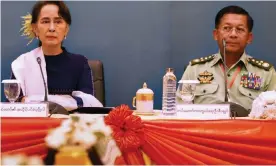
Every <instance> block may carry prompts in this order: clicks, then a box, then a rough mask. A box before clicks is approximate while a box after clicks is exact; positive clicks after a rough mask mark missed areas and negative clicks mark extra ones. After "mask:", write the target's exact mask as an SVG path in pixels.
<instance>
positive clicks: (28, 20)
mask: <svg viewBox="0 0 276 166" xmlns="http://www.w3.org/2000/svg"><path fill="white" fill-rule="evenodd" d="M21 18H22V19H23V21H22V28H21V29H20V32H21V31H22V34H21V36H26V37H27V38H28V39H29V40H30V41H29V42H28V44H27V45H29V44H30V43H31V42H32V41H33V39H34V38H35V33H34V32H33V28H32V15H31V14H30V13H28V14H27V15H25V16H22V17H21Z"/></svg>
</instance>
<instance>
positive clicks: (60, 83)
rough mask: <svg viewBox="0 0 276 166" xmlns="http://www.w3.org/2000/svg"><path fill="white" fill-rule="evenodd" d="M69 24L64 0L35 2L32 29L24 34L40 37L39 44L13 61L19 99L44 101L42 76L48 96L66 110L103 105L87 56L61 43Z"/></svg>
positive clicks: (69, 17)
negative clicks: (69, 50) (70, 49)
mask: <svg viewBox="0 0 276 166" xmlns="http://www.w3.org/2000/svg"><path fill="white" fill-rule="evenodd" d="M70 24H71V15H70V12H69V9H68V7H67V6H66V4H65V3H64V2H62V1H39V2H37V3H36V4H35V5H34V7H33V10H32V19H31V32H28V31H27V34H28V33H29V34H31V35H33V36H35V37H36V38H37V39H38V40H39V47H38V48H36V49H34V50H32V51H30V52H28V53H25V54H22V55H21V56H19V57H18V58H17V59H16V60H15V61H13V63H12V72H13V77H14V78H16V79H18V80H19V81H20V82H21V88H22V93H23V94H22V96H23V97H22V100H21V101H25V102H28V101H33V100H36V101H37V100H39V101H43V99H44V97H45V88H44V80H43V78H44V79H45V82H46V87H47V89H48V93H49V95H48V100H49V101H52V102H56V103H58V104H60V105H62V106H64V107H65V108H66V109H67V110H72V109H76V108H77V107H82V106H84V107H93V106H94V107H100V106H102V104H101V103H100V102H99V101H98V100H97V99H96V98H95V97H94V96H93V85H92V75H91V73H92V72H91V69H90V67H89V65H88V61H87V59H86V58H85V57H84V56H82V55H77V54H72V53H70V52H68V51H67V50H66V49H65V48H64V47H62V41H63V40H65V39H66V36H67V34H68V32H69V26H70ZM25 27H28V26H26V25H25ZM24 31H25V33H26V30H25V29H24ZM40 67H41V69H40Z"/></svg>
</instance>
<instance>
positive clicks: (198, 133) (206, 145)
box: [1, 117, 276, 165]
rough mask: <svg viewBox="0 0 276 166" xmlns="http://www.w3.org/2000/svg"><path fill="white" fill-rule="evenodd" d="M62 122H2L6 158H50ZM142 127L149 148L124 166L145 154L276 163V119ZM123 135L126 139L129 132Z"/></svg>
mask: <svg viewBox="0 0 276 166" xmlns="http://www.w3.org/2000/svg"><path fill="white" fill-rule="evenodd" d="M114 118H115V117H114ZM133 120H135V119H133ZM137 120H138V119H136V120H135V122H138V121H137ZM61 121H62V119H50V118H1V129H2V135H1V145H2V146H1V151H2V155H3V154H13V153H21V152H22V153H25V154H27V155H39V156H41V157H45V155H46V153H47V149H46V145H45V143H44V142H43V140H44V137H45V136H46V134H47V133H48V130H49V129H52V128H54V127H56V126H58V125H59V124H60V122H61ZM133 122H134V121H133ZM142 123H143V126H144V127H143V130H141V131H143V135H144V138H143V140H144V143H143V144H141V147H139V148H138V149H136V150H135V149H132V150H131V151H125V152H124V153H123V158H119V159H118V161H119V160H120V163H123V160H124V161H125V162H126V164H144V161H143V158H142V155H141V154H142V153H141V151H144V152H145V153H146V154H147V155H148V156H149V157H150V158H151V160H152V161H153V163H156V164H165V165H166V164H173V165H175V164H262V165H263V164H276V157H275V154H276V132H274V130H275V128H276V121H273V120H272V121H263V120H206V121H197V120H154V121H143V122H142ZM133 124H134V123H133ZM137 124H138V123H137ZM120 125H122V126H124V125H123V124H120ZM132 126H133V125H132ZM136 126H137V125H136ZM134 127H135V125H134ZM138 134H142V133H140V132H139V133H138ZM121 136H122V137H124V133H121ZM130 136H131V135H130ZM140 136H141V135H140ZM140 136H139V137H140ZM125 140H127V138H125Z"/></svg>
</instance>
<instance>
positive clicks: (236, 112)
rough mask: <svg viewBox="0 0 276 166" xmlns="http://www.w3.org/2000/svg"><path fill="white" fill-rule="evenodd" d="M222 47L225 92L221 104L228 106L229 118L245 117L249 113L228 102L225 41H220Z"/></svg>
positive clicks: (239, 106) (241, 107)
mask: <svg viewBox="0 0 276 166" xmlns="http://www.w3.org/2000/svg"><path fill="white" fill-rule="evenodd" d="M222 45H223V64H224V65H223V66H224V73H223V74H224V90H225V95H224V102H222V104H229V105H230V111H231V116H232V117H234V118H235V117H245V116H248V114H249V111H248V110H246V109H245V108H244V107H243V106H241V105H239V104H237V103H233V102H230V101H229V97H230V96H229V92H228V89H227V76H226V67H227V66H226V41H225V39H222Z"/></svg>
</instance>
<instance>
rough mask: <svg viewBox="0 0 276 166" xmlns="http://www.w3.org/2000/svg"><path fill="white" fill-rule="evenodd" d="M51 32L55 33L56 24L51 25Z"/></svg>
mask: <svg viewBox="0 0 276 166" xmlns="http://www.w3.org/2000/svg"><path fill="white" fill-rule="evenodd" d="M49 31H50V32H55V25H54V23H50V27H49Z"/></svg>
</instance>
